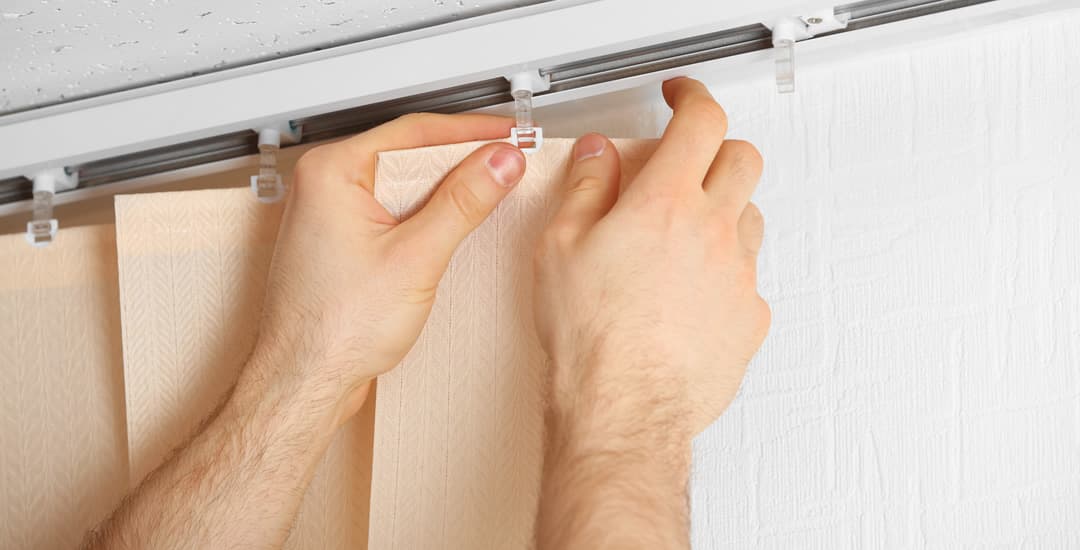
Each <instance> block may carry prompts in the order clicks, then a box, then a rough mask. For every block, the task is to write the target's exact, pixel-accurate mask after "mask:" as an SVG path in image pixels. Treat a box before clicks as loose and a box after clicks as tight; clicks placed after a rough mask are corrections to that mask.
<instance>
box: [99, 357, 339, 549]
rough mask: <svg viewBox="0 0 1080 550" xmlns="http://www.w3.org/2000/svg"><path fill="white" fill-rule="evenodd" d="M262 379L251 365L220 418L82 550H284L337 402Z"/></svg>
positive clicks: (134, 495)
mask: <svg viewBox="0 0 1080 550" xmlns="http://www.w3.org/2000/svg"><path fill="white" fill-rule="evenodd" d="M257 361H258V360H253V363H257ZM263 371H264V370H263V369H262V368H261V366H260V365H258V364H250V365H248V366H247V367H246V369H245V376H244V377H243V378H242V379H241V380H240V382H239V383H238V384H237V386H236V387H235V388H234V390H233V392H232V394H231V395H230V396H229V397H228V399H227V400H226V401H225V402H224V403H223V404H222V406H221V408H220V410H219V411H218V412H217V413H216V415H215V416H213V417H212V419H211V420H209V422H208V423H207V424H206V425H205V426H204V428H203V429H202V430H201V431H200V432H199V433H198V435H196V436H195V437H194V438H193V439H192V440H191V441H190V442H189V443H188V444H187V445H186V446H185V447H184V448H183V450H182V451H180V452H178V453H175V454H174V455H173V456H172V457H171V458H170V459H169V460H168V461H166V462H165V463H164V464H163V465H162V466H160V467H159V468H158V469H157V470H156V471H154V472H153V473H152V474H151V475H150V476H149V477H147V478H146V480H145V481H144V482H143V483H142V484H141V485H140V486H139V487H138V488H137V489H136V490H135V492H133V493H132V494H131V495H130V496H128V497H127V498H126V499H125V500H124V502H123V504H122V505H121V506H120V508H119V509H117V510H116V512H115V513H114V514H113V515H112V517H110V518H109V519H108V520H106V521H105V522H104V523H102V524H101V525H100V526H99V527H98V528H97V529H95V530H94V531H92V532H91V533H90V534H89V535H88V537H87V540H86V542H85V543H84V548H85V549H87V550H92V549H105V548H117V549H119V548H160V549H168V548H274V547H280V546H281V545H282V544H284V542H285V539H286V538H287V537H288V534H289V529H290V528H291V526H292V522H293V518H294V517H295V515H296V511H297V509H298V508H299V506H300V501H301V499H302V497H303V494H304V491H305V488H306V487H307V485H308V484H309V483H310V481H311V477H312V476H313V475H314V472H315V466H316V465H317V464H318V462H319V460H320V458H321V457H322V455H323V453H324V452H325V451H326V448H327V446H328V445H329V444H330V440H331V439H332V437H333V435H334V432H335V430H336V428H337V426H338V425H339V424H340V423H341V422H342V421H343V419H342V415H343V412H342V411H341V410H340V407H338V406H337V405H336V396H335V395H334V394H333V393H330V392H327V391H322V392H321V393H322V395H320V391H319V390H317V389H312V388H308V387H305V386H302V385H300V384H290V383H288V382H285V381H282V380H280V379H276V378H263V377H261V376H260V373H261V372H263ZM327 389H328V388H327Z"/></svg>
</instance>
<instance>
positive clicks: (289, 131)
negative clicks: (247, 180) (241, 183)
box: [251, 121, 302, 203]
mask: <svg viewBox="0 0 1080 550" xmlns="http://www.w3.org/2000/svg"><path fill="white" fill-rule="evenodd" d="M257 131H258V132H259V173H258V174H256V175H253V176H251V191H252V192H253V193H255V198H257V199H259V202H264V203H273V202H278V201H280V200H281V199H282V198H284V197H285V193H286V191H287V189H286V188H285V182H284V180H282V178H281V174H279V173H278V171H277V153H278V150H279V149H281V144H282V143H284V144H286V145H291V144H294V143H299V142H300V138H301V136H302V132H301V129H300V127H298V126H296V125H295V124H293V123H292V122H290V121H285V122H281V123H278V124H275V125H273V126H268V127H265V128H260V129H258V130H257Z"/></svg>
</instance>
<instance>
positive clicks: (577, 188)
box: [568, 176, 604, 195]
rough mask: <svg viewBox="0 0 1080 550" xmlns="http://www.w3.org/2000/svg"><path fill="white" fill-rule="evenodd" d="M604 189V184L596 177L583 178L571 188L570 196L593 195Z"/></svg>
mask: <svg viewBox="0 0 1080 550" xmlns="http://www.w3.org/2000/svg"><path fill="white" fill-rule="evenodd" d="M603 188H604V182H603V180H601V179H600V178H598V177H596V176H582V177H580V178H578V179H577V180H576V181H574V183H573V184H572V185H571V186H570V189H569V191H568V194H571V195H572V194H576V193H591V192H593V191H600V190H601V189H603Z"/></svg>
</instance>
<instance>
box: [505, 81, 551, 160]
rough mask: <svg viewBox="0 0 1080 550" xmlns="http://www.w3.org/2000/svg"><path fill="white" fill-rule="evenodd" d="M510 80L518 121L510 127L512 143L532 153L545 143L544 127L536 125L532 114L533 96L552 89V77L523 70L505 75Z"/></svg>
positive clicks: (525, 151)
mask: <svg viewBox="0 0 1080 550" xmlns="http://www.w3.org/2000/svg"><path fill="white" fill-rule="evenodd" d="M505 78H506V79H507V80H509V81H510V95H512V96H514V117H515V119H516V123H515V125H514V127H513V128H511V129H510V143H513V144H514V146H515V147H517V148H518V149H521V152H523V153H525V154H530V155H531V154H532V153H535V152H537V151H539V150H540V147H542V146H543V145H544V129H543V128H541V127H539V126H535V125H534V123H533V116H532V97H533V94H535V93H537V92H546V91H548V90H550V89H551V77H550V76H548V75H542V74H540V71H538V70H535V69H534V70H532V71H522V72H519V73H514V74H512V75H510V76H507V77H505Z"/></svg>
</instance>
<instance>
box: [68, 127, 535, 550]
mask: <svg viewBox="0 0 1080 550" xmlns="http://www.w3.org/2000/svg"><path fill="white" fill-rule="evenodd" d="M511 124H512V121H511V120H509V119H504V118H499V117H490V116H481V115H462V116H445V115H410V116H405V117H402V118H400V119H398V120H395V121H394V122H391V123H388V124H385V125H383V126H380V127H378V128H375V129H374V130H371V131H369V132H367V133H364V134H361V135H359V136H357V137H354V138H352V139H348V140H345V141H341V142H338V143H335V144H333V145H326V146H323V147H318V148H316V149H312V150H311V151H310V152H308V153H307V154H306V155H304V157H303V158H302V159H301V160H300V162H299V163H298V165H297V167H296V178H295V180H296V183H295V185H294V189H293V192H292V195H291V196H290V197H289V204H288V206H287V208H286V211H285V215H284V218H283V219H282V222H281V228H280V231H279V235H278V242H277V248H276V250H275V253H274V260H273V264H272V267H271V273H270V278H269V281H268V290H267V296H266V302H265V308H264V311H263V319H262V324H261V325H260V327H259V338H258V342H257V344H256V346H255V349H254V351H253V353H252V356H251V359H250V360H249V361H248V364H247V365H246V366H245V367H244V369H243V370H242V372H241V374H240V380H239V381H238V382H237V384H236V387H235V388H234V389H233V391H232V394H231V396H230V397H229V399H228V400H227V401H226V402H225V403H224V404H223V405H222V407H221V409H220V410H219V411H218V412H217V414H216V416H214V417H213V418H212V420H211V421H210V422H209V423H208V424H207V425H206V426H205V428H203V430H202V431H201V432H200V433H198V434H197V435H195V437H194V438H192V439H191V441H189V442H188V443H187V444H186V445H185V446H184V447H182V448H180V449H179V450H178V451H177V452H176V454H175V455H174V456H172V457H171V458H170V459H169V460H168V461H166V462H165V464H163V465H162V466H161V467H159V468H158V469H157V470H155V471H154V472H153V473H151V474H150V475H149V476H148V477H147V478H146V479H145V480H144V481H143V482H142V484H141V485H140V486H139V488H138V489H136V490H135V492H134V493H132V494H131V495H130V496H129V497H128V498H127V499H125V501H124V503H123V504H122V505H121V506H120V508H119V509H118V510H117V511H116V512H114V514H113V515H112V517H110V518H109V519H108V520H106V521H105V522H104V523H103V524H102V525H101V526H99V527H98V528H97V529H96V530H95V531H93V532H91V533H90V534H89V536H88V537H87V540H86V542H85V543H84V548H90V549H99V548H157V549H168V548H275V547H280V546H281V545H282V544H283V543H284V542H285V539H286V537H287V536H288V533H289V529H290V526H291V525H292V523H293V518H294V517H295V516H296V512H297V510H298V508H299V506H300V500H301V498H302V497H303V494H304V489H305V488H306V487H307V486H308V484H309V483H310V481H311V478H312V476H313V475H314V472H315V467H316V465H317V464H318V462H319V460H320V459H321V458H322V456H323V454H324V453H325V451H326V448H327V446H328V445H329V444H330V441H331V439H332V438H333V436H334V433H335V431H336V430H337V428H338V426H339V425H340V424H341V423H343V422H344V421H345V420H347V419H348V418H349V417H351V416H352V415H353V413H355V412H356V410H357V409H359V408H360V406H361V405H362V404H363V401H364V399H365V397H366V394H367V389H368V386H369V382H370V381H371V379H372V378H374V377H375V376H377V375H378V374H381V373H383V372H386V371H387V370H389V369H390V368H392V367H393V366H394V365H396V364H397V363H398V362H399V361H400V360H401V358H402V357H403V356H404V355H405V353H406V352H407V351H408V350H409V348H410V347H411V346H412V344H413V342H414V341H415V340H416V337H417V336H418V335H419V333H420V329H421V328H422V327H423V325H424V322H425V320H426V319H427V315H428V312H429V310H430V309H431V304H432V301H433V300H434V297H435V288H436V286H437V285H438V282H439V279H440V278H441V277H442V274H443V271H444V270H445V268H446V265H447V263H448V262H449V260H450V256H451V255H452V254H453V251H454V248H455V247H456V246H457V245H458V243H459V242H460V241H461V240H462V239H463V238H465V236H466V235H467V234H468V233H469V232H470V231H471V230H472V229H473V228H474V227H476V226H477V225H478V224H480V222H482V221H483V220H484V218H485V217H487V215H488V213H490V212H491V211H492V210H493V209H494V208H495V205H496V204H498V202H499V201H500V200H502V198H503V197H504V196H506V194H507V193H509V192H510V189H511V187H513V185H514V184H516V183H517V182H518V180H519V179H520V178H521V175H522V174H523V172H524V169H525V159H524V157H523V156H522V154H521V152H520V151H518V150H517V149H516V148H514V147H512V146H510V145H508V144H505V143H493V144H489V145H485V146H483V147H481V148H479V149H477V150H476V151H475V152H474V153H473V154H472V155H470V156H469V157H468V158H467V159H465V160H464V161H463V162H462V163H461V165H459V166H458V167H457V168H456V169H455V170H454V171H453V172H452V173H451V174H450V175H448V176H447V177H446V179H445V180H444V181H443V183H442V184H441V185H440V186H439V188H438V190H436V192H435V194H434V196H433V197H432V198H431V201H430V202H429V203H428V204H427V205H426V206H425V207H424V208H423V210H421V211H420V212H419V213H417V214H416V215H415V216H413V217H412V218H410V219H409V220H408V221H406V222H403V223H400V224H399V223H397V221H396V220H395V219H394V218H393V217H392V216H390V214H389V213H388V212H387V211H386V210H385V209H383V208H382V207H381V206H380V205H379V204H378V203H377V202H375V198H374V196H373V195H372V184H373V182H374V179H375V155H376V153H377V152H379V151H386V150H391V149H406V148H410V147H421V146H425V145H436V144H443V143H455V142H463V141H473V140H486V139H496V138H501V137H505V136H506V135H508V133H509V130H510V126H511Z"/></svg>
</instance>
